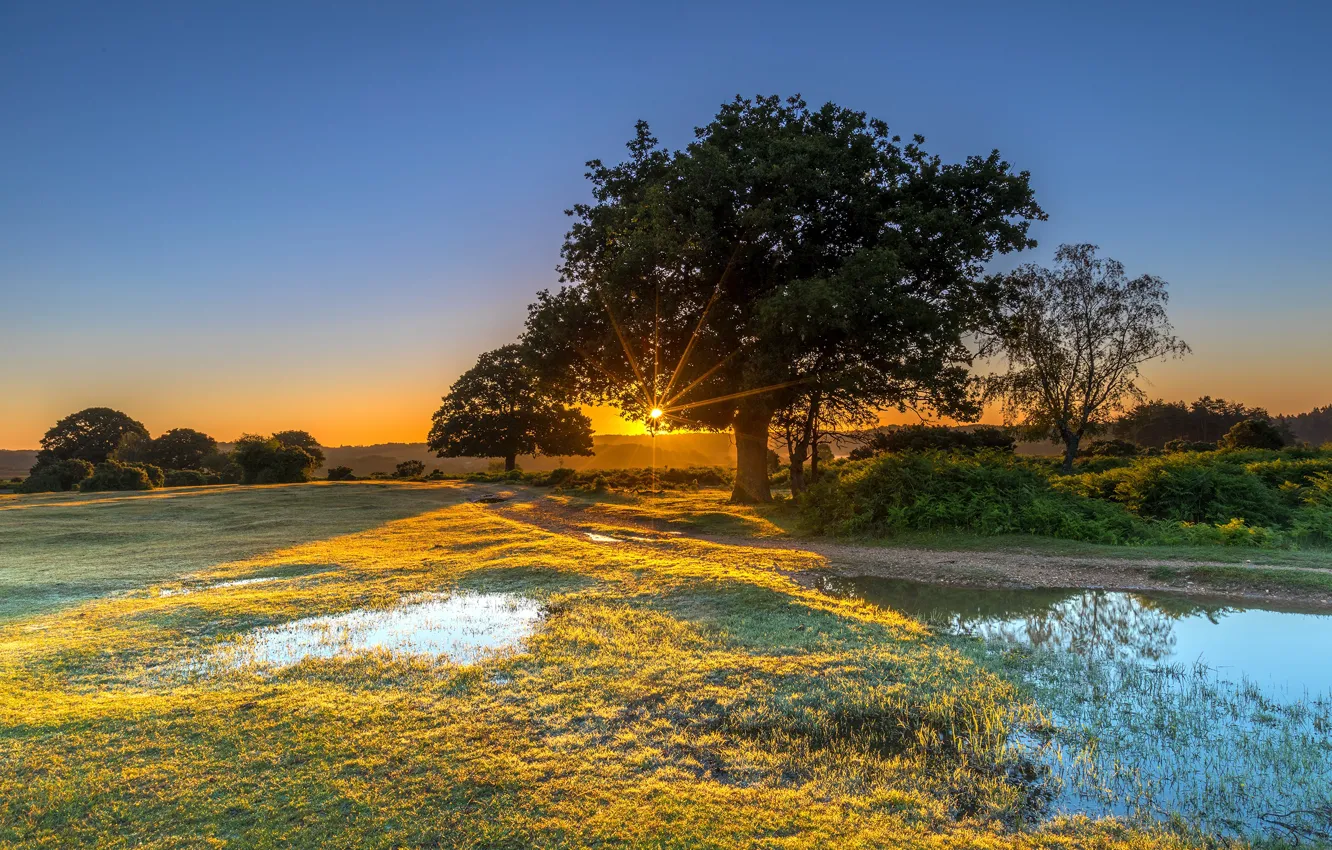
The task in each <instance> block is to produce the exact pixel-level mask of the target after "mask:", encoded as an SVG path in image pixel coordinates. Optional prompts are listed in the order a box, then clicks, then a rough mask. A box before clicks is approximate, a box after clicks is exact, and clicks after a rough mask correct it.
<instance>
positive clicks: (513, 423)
mask: <svg viewBox="0 0 1332 850" xmlns="http://www.w3.org/2000/svg"><path fill="white" fill-rule="evenodd" d="M562 401H563V400H562V399H557V398H554V397H552V396H551V394H550V393H549V392H548V389H547V387H545V386H543V384H542V383H541V381H540V380H539V374H538V372H537V370H536V369H534V368H533V367H532V364H531V361H530V359H529V355H528V352H526V351H524V349H523V347H522V346H519V345H506V346H504V347H503V348H497V349H495V350H494V351H488V352H486V353H485V354H482V355H481V356H480V357H479V358H477V361H476V365H475V366H473V367H472V368H471V369H468V370H467V371H466V372H464V373H463V374H462V375H461V376H459V378H458V380H457V381H454V383H453V386H452V387H450V388H449V394H448V395H446V396H444V399H443V404H441V405H440V408H439V410H438V411H436V412H435V416H434V424H433V426H432V427H431V428H430V436H429V438H428V442H427V445H428V446H429V447H430V450H431V451H433V452H435V453H436V454H437V455H438V456H439V457H502V458H504V468H505V469H506V470H512V469H513V468H514V466H515V464H516V462H517V459H518V455H530V454H543V455H552V456H562V455H590V454H592V422H591V420H590V419H588V418H587V417H586V416H585V415H583V413H582V412H581V411H579V410H577V409H575V408H570V407H566V406H565V405H564V404H563V403H562Z"/></svg>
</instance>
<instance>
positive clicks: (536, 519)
mask: <svg viewBox="0 0 1332 850" xmlns="http://www.w3.org/2000/svg"><path fill="white" fill-rule="evenodd" d="M517 505H521V506H522V507H521V509H520V510H514V507H515V506H517ZM495 507H496V508H498V509H501V510H503V511H504V513H505V514H506V515H508V516H509V517H510V518H511V519H516V520H519V521H522V522H530V523H532V524H533V525H536V526H538V527H541V528H544V529H546V530H548V531H553V532H556V533H560V534H575V535H586V534H588V533H589V531H590V530H592V529H595V528H601V529H605V528H606V527H607V526H616V527H621V528H624V529H626V530H630V531H633V532H634V533H635V534H640V535H645V536H650V537H660V536H662V533H661V532H660V531H658V530H656V528H655V527H654V526H653V525H652V524H651V523H650V522H649V521H646V520H643V521H636V520H634V519H633V518H631V517H626V516H624V515H622V514H619V515H615V516H607V515H605V514H599V513H592V512H589V511H586V510H581V509H579V508H575V507H572V506H569V505H563V504H559V503H556V502H551V501H549V500H546V499H544V498H542V497H541V495H540V494H537V493H532V492H529V491H522V490H520V491H516V492H513V497H512V500H511V501H509V502H507V503H504V504H500V505H496V506H495ZM672 534H673V535H678V534H679V532H672ZM683 536H686V537H689V538H692V539H695V540H701V541H705V542H709V543H716V544H719V545H724V546H745V547H750V548H765V549H787V550H791V549H797V550H802V551H806V552H813V553H814V554H816V555H820V556H822V557H823V558H825V559H826V561H827V565H826V568H825V572H830V573H833V574H835V575H842V576H881V577H884V578H900V579H908V580H911V581H921V582H928V583H931V584H945V585H955V586H966V587H1006V588H1090V589H1101V590H1129V591H1133V590H1139V591H1167V592H1170V593H1177V594H1184V595H1189V596H1199V597H1208V598H1212V599H1217V598H1221V599H1230V600H1235V601H1241V600H1243V601H1247V602H1266V603H1276V604H1284V605H1290V606H1293V607H1298V608H1300V609H1301V610H1313V611H1332V593H1329V592H1326V591H1318V590H1305V589H1292V588H1277V587H1273V588H1270V589H1267V588H1262V587H1257V586H1254V585H1251V584H1250V585H1246V584H1245V583H1244V582H1242V581H1237V582H1223V581H1219V580H1217V579H1216V578H1214V577H1213V578H1209V579H1208V580H1205V581H1204V580H1197V579H1195V578H1193V577H1191V576H1190V571H1191V570H1194V569H1197V568H1200V567H1202V568H1205V567H1241V568H1242V567H1243V566H1244V565H1243V564H1233V563H1221V562H1211V561H1184V560H1128V559H1121V558H1098V557H1086V556H1075V555H1051V554H1046V553H1038V552H1027V551H1022V550H1017V549H999V550H993V551H941V550H937V549H921V548H913V547H906V546H892V545H867V544H857V543H843V542H836V541H829V540H819V539H798V538H791V537H776V538H754V537H740V536H724V535H709V534H698V533H692V532H685V533H684V535H683ZM624 545H633V541H632V540H630V541H624ZM1264 569H1282V570H1291V571H1297V572H1304V571H1314V572H1329V571H1325V570H1315V569H1314V568H1310V567H1280V568H1272V567H1267V568H1264ZM796 578H797V579H798V580H801V581H802V583H803V582H805V581H808V582H810V583H811V584H812V583H814V582H815V581H816V580H817V578H818V576H817V575H816V574H812V573H811V574H802V575H798V576H796Z"/></svg>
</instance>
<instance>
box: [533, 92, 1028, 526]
mask: <svg viewBox="0 0 1332 850" xmlns="http://www.w3.org/2000/svg"><path fill="white" fill-rule="evenodd" d="M923 144H924V139H923V138H920V137H915V138H913V139H911V140H910V141H908V142H906V143H905V144H903V143H902V142H901V140H900V138H899V137H897V136H895V135H894V134H893V133H892V131H890V130H889V128H888V125H887V124H886V123H885V122H883V121H881V120H877V119H873V118H870V117H869V116H867V115H866V114H865V113H863V112H856V111H854V110H851V109H846V108H843V107H841V106H838V105H837V104H833V103H827V104H824V105H823V106H822V107H819V108H810V107H809V106H808V105H807V104H806V103H805V102H804V101H803V100H801V99H800V98H799V97H793V98H790V99H786V100H783V99H782V98H780V97H776V96H772V97H756V98H753V99H747V98H739V97H737V98H736V99H735V100H734V101H732V102H730V103H727V104H723V105H722V107H721V108H720V110H719V111H718V112H717V114H716V116H715V117H714V118H713V120H712V121H710V122H709V123H708V124H707V125H706V126H703V127H700V128H699V129H698V130H697V131H696V132H695V134H694V136H693V140H692V141H691V142H690V143H689V144H688V145H687V146H686V147H685V148H684V149H683V150H679V151H671V150H668V149H665V148H663V147H661V146H660V145H659V143H658V140H657V139H656V138H655V137H653V135H652V133H651V131H650V129H649V128H648V126H647V124H646V123H644V122H639V124H638V125H637V127H636V132H635V135H634V138H633V139H632V140H630V142H629V144H628V148H629V157H628V158H627V159H626V160H624V161H623V162H620V163H618V164H614V165H606V164H604V163H603V162H601V161H600V160H594V161H593V162H591V163H589V169H588V178H589V179H590V180H591V182H592V195H593V199H594V201H593V202H592V203H586V204H577V205H575V206H574V208H573V209H572V211H571V215H572V216H573V217H574V219H575V221H574V224H573V225H572V227H571V228H570V230H569V232H568V234H567V236H566V237H565V242H564V247H563V250H562V252H561V256H562V258H563V264H562V265H561V267H560V272H561V276H562V279H563V280H564V281H566V282H567V283H569V284H570V285H568V286H565V287H563V288H561V289H560V290H558V291H556V292H549V291H547V292H542V293H540V294H539V295H538V296H537V303H536V304H534V305H533V306H532V308H531V311H530V313H529V317H528V323H527V336H526V337H525V339H526V342H527V343H528V345H530V346H531V347H533V348H534V349H535V351H536V352H537V355H538V356H537V362H538V363H539V364H540V366H541V368H542V369H543V370H545V371H546V372H547V373H548V374H549V375H550V376H551V379H552V380H555V381H557V382H558V383H559V384H560V386H561V387H562V389H564V390H565V391H566V392H567V393H568V394H569V395H570V397H573V398H576V399H577V400H578V401H580V402H585V403H603V404H612V405H615V406H616V407H618V408H619V409H620V410H621V411H624V412H625V413H626V414H627V415H628V416H630V417H633V418H642V417H646V416H647V415H648V412H649V410H651V408H652V407H653V406H654V405H656V403H657V401H658V400H659V397H660V395H661V394H663V393H665V392H666V391H667V385H668V384H669V385H670V388H671V390H672V391H673V392H674V393H675V394H679V392H680V391H681V390H684V389H687V390H688V392H685V393H684V394H683V396H681V397H680V398H679V399H678V402H679V403H680V404H686V403H690V402H696V401H702V400H705V399H708V398H715V397H718V396H722V395H726V394H730V393H737V392H743V391H747V390H759V389H763V388H774V389H773V390H772V391H770V392H762V393H755V394H753V395H749V396H745V397H744V398H743V399H741V400H740V401H739V402H738V403H736V404H730V405H725V404H717V405H702V406H697V407H692V408H689V409H688V412H687V413H683V414H682V418H686V419H688V420H693V421H695V422H697V423H699V424H701V425H702V426H703V427H705V428H713V429H726V428H734V429H735V431H736V433H737V435H738V439H737V469H738V471H739V472H740V474H739V475H738V476H737V480H736V492H735V496H736V498H737V499H742V500H748V501H753V500H760V501H766V500H767V498H768V497H769V491H768V478H767V474H766V473H767V470H766V460H767V442H768V440H767V438H768V429H769V426H770V423H771V421H772V416H773V413H774V411H776V410H778V409H780V408H783V407H786V406H787V405H789V404H790V403H791V402H792V401H793V400H794V397H795V396H797V395H798V394H799V393H800V392H801V391H802V390H801V389H800V388H797V387H796V386H795V384H793V383H789V382H795V381H800V382H801V386H802V387H804V388H805V390H808V387H809V383H810V382H820V381H821V380H822V379H823V377H824V376H825V375H836V376H838V380H839V381H840V382H842V383H844V384H845V385H846V386H844V387H843V390H844V395H845V397H847V398H868V399H873V400H874V402H875V403H876V404H879V405H883V406H897V405H906V404H908V403H910V404H917V403H919V404H926V405H931V406H935V407H937V408H942V409H946V410H949V411H952V410H958V411H962V410H974V409H975V406H976V405H975V398H974V393H973V392H971V389H972V380H971V375H970V372H969V370H968V366H970V364H971V362H972V358H973V354H972V352H971V350H970V349H969V348H968V347H967V345H966V344H965V341H964V336H965V334H967V333H968V332H969V331H971V330H973V329H974V327H975V326H976V324H977V323H979V322H980V321H981V320H982V318H983V317H984V316H985V315H987V314H988V312H989V311H990V309H991V307H992V306H993V304H994V300H995V299H994V296H995V294H996V290H995V287H993V286H992V285H990V284H989V283H988V282H987V281H985V280H984V277H983V273H984V266H985V264H986V263H987V262H988V261H989V260H990V259H992V258H993V257H994V255H995V254H998V253H1008V252H1011V251H1017V250H1022V249H1024V248H1028V247H1031V246H1033V245H1034V244H1035V242H1034V241H1033V240H1031V239H1030V237H1029V236H1028V227H1029V225H1030V223H1031V221H1033V220H1035V219H1043V218H1044V217H1045V215H1044V213H1043V212H1042V210H1041V209H1040V207H1039V206H1038V205H1037V203H1036V201H1035V198H1034V195H1033V192H1032V189H1031V185H1030V179H1029V175H1028V174H1027V173H1026V172H1017V171H1015V170H1014V169H1013V168H1012V167H1011V166H1010V165H1009V163H1007V162H1005V161H1004V160H1003V159H1002V158H1001V157H1000V156H999V154H998V152H997V151H992V152H991V153H990V154H988V155H985V156H972V157H968V158H967V159H966V160H964V161H962V162H959V163H943V162H942V161H941V160H940V159H939V158H938V157H936V156H933V155H931V154H928V153H926V152H925V150H924V149H923V147H922V146H923ZM608 307H609V309H608ZM612 310H613V311H614V316H612V315H611V312H612ZM700 322H702V325H701V326H700ZM696 329H701V331H702V332H701V333H696V332H695V331H696ZM621 338H624V339H628V340H647V339H652V340H654V349H656V350H657V351H659V353H660V362H662V363H664V364H676V363H680V364H681V367H680V370H679V371H678V373H677V372H675V370H674V369H673V368H672V367H671V366H668V368H667V369H666V370H665V374H663V375H662V376H661V379H660V380H659V381H658V382H657V384H656V385H655V386H645V383H646V381H645V378H644V370H642V369H640V368H639V367H638V364H637V363H634V362H630V360H629V358H626V357H625V356H624V353H623V348H622V346H621V342H620V340H621ZM686 352H688V356H686ZM714 367H715V368H714ZM777 385H783V386H777ZM820 389H827V388H826V387H821V388H820ZM667 406H668V407H669V406H670V405H669V404H668V405H667ZM669 413H671V411H668V414H669Z"/></svg>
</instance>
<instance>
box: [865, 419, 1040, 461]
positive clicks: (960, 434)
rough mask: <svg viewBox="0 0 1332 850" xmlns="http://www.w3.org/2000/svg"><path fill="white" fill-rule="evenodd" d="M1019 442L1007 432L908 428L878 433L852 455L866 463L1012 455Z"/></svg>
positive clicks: (928, 427) (947, 428)
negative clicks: (914, 455) (938, 455)
mask: <svg viewBox="0 0 1332 850" xmlns="http://www.w3.org/2000/svg"><path fill="white" fill-rule="evenodd" d="M1016 445H1017V439H1016V438H1015V437H1014V436H1013V435H1012V433H1010V432H1009V431H1008V430H1007V429H1004V428H993V427H990V426H988V425H987V426H981V427H979V428H949V427H947V426H944V425H907V426H905V427H901V428H889V429H886V430H882V431H876V432H874V434H873V436H871V437H870V439H869V442H868V443H867V444H866V445H864V446H861V447H859V448H856V449H853V450H852V452H851V455H850V457H851V459H852V460H863V459H865V458H867V457H873V456H874V455H877V454H882V453H884V452H928V451H939V452H978V451H986V450H995V451H1001V452H1010V453H1011V452H1012V451H1013V448H1014V446H1016Z"/></svg>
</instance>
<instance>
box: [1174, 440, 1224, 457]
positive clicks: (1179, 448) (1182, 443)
mask: <svg viewBox="0 0 1332 850" xmlns="http://www.w3.org/2000/svg"><path fill="white" fill-rule="evenodd" d="M1218 448H1219V446H1217V444H1216V443H1208V442H1204V441H1195V440H1167V441H1166V444H1165V451H1166V453H1167V454H1177V453H1179V452H1214V451H1216V450H1217V449H1218Z"/></svg>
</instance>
